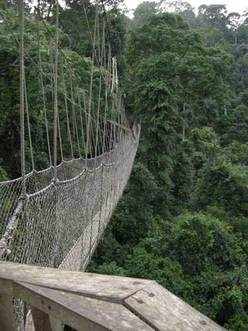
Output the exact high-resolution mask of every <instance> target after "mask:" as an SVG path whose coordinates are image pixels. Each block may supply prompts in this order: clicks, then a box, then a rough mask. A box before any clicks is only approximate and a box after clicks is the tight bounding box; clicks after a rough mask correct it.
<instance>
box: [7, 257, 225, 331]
mask: <svg viewBox="0 0 248 331" xmlns="http://www.w3.org/2000/svg"><path fill="white" fill-rule="evenodd" d="M6 292H7V293H8V297H12V296H14V297H18V298H21V299H22V300H24V301H25V302H27V303H28V304H29V305H31V306H32V307H33V308H32V309H33V312H34V313H33V319H34V325H35V330H36V331H37V330H39V331H61V330H63V325H69V326H71V327H73V328H74V329H76V330H82V331H83V330H84V331H85V330H94V331H103V330H114V331H126V330H127V331H128V330H133V331H136V330H141V331H150V330H161V331H162V330H164V331H179V330H180V331H184V330H185V331H189V330H193V331H196V330H200V331H201V330H202V331H207V330H208V331H210V330H211V331H217V330H223V329H222V328H221V327H220V326H218V325H217V324H216V323H214V322H213V321H211V320H210V319H208V318H207V317H205V316H204V315H202V314H201V313H199V312H198V311H196V310H195V309H193V308H192V307H191V306H189V305H188V304H186V303H185V302H183V301H182V300H181V299H179V298H178V297H176V296H175V295H173V294H172V293H170V292H169V291H167V290H166V289H164V288H163V287H161V286H160V285H158V284H157V283H156V282H154V281H150V280H143V279H134V278H125V277H114V276H103V275H97V274H89V273H80V272H69V271H62V270H58V269H51V268H40V267H32V266H27V265H18V264H12V263H0V296H1V295H5V296H6ZM0 304H1V301H0ZM5 308H6V307H5ZM2 311H4V313H3V314H5V315H6V309H5V310H3V309H2V307H1V306H0V325H1V322H2V323H3V322H4V321H1V319H2V316H5V315H2V314H1V313H2ZM39 321H40V322H39ZM10 324H11V321H10ZM42 324H43V326H42ZM7 330H8V329H7ZM7 330H6V331H7ZM9 330H12V329H9ZM26 331H29V330H28V329H26Z"/></svg>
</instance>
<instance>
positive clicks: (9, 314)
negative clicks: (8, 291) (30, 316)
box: [0, 294, 16, 331]
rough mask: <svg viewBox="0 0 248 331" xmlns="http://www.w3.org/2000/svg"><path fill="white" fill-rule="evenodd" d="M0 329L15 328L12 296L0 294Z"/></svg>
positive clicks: (9, 329) (12, 330)
mask: <svg viewBox="0 0 248 331" xmlns="http://www.w3.org/2000/svg"><path fill="white" fill-rule="evenodd" d="M0 330H6V331H7V330H8V331H15V330H16V327H15V315H14V305H13V297H11V296H8V295H4V294H0Z"/></svg>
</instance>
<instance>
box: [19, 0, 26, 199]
mask: <svg viewBox="0 0 248 331" xmlns="http://www.w3.org/2000/svg"><path fill="white" fill-rule="evenodd" d="M19 16H20V126H21V130H20V140H21V173H22V179H23V185H22V194H23V196H24V195H25V194H26V184H25V175H26V160H25V87H24V73H25V69H24V9H23V0H19Z"/></svg>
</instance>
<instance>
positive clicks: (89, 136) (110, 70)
mask: <svg viewBox="0 0 248 331" xmlns="http://www.w3.org/2000/svg"><path fill="white" fill-rule="evenodd" d="M55 7H56V8H55V9H56V13H55V27H54V34H53V36H52V37H51V43H52V50H51V54H50V59H51V61H50V63H49V62H48V63H46V62H45V59H43V58H42V46H41V36H40V34H41V33H40V32H39V33H38V39H39V40H38V44H39V45H38V46H39V50H38V60H37V63H33V64H32V65H33V66H36V70H37V72H38V73H39V74H38V81H39V84H38V85H39V91H40V94H41V99H42V103H43V107H42V108H43V109H42V112H41V116H42V117H43V121H44V125H43V129H44V131H45V132H44V136H45V137H46V145H47V159H48V166H47V167H46V168H45V169H41V170H36V167H35V161H36V160H35V153H34V150H37V146H35V141H34V138H33V135H32V133H33V132H34V131H35V130H34V129H33V128H32V123H31V113H32V111H33V110H32V109H29V108H31V107H30V105H29V95H28V92H29V91H28V87H29V85H28V80H27V77H28V76H29V75H30V73H29V72H28V68H26V63H27V62H30V61H32V59H30V57H29V54H28V52H27V51H26V49H25V40H26V35H25V23H24V22H26V20H25V18H24V5H23V3H22V1H20V3H19V22H20V38H19V39H20V40H19V48H20V142H21V147H20V149H21V177H20V178H17V179H14V180H9V181H5V182H1V183H0V199H1V205H0V221H1V224H0V235H1V240H0V257H1V259H2V260H5V261H12V262H18V263H24V264H35V265H39V266H43V267H56V268H61V269H67V270H84V269H85V268H86V266H87V263H88V262H89V260H90V257H91V256H92V254H93V252H94V248H95V247H96V245H97V243H98V242H99V240H100V239H101V237H102V235H103V233H104V230H105V228H106V226H107V224H108V222H109V220H110V218H111V215H112V212H113V210H114V208H115V206H116V204H117V203H118V201H119V199H120V197H121V195H122V193H123V190H124V188H125V186H126V184H127V181H128V178H129V175H130V172H131V169H132V164H133V161H134V157H135V154H136V150H137V146H138V140H139V128H138V127H137V126H130V124H129V122H128V120H127V118H126V116H125V112H124V110H123V106H122V102H121V93H120V89H119V83H118V74H117V62H116V59H115V58H114V57H112V55H111V47H110V45H109V44H108V43H107V42H106V39H107V29H106V25H107V23H106V20H104V9H103V8H102V7H101V6H100V5H97V4H96V5H95V18H94V28H93V32H92V31H90V30H89V34H90V37H91V41H92V44H93V47H92V56H91V59H88V62H89V65H88V66H89V75H88V83H87V84H88V85H87V86H85V85H83V86H80V85H79V81H80V79H78V77H77V76H76V75H77V73H76V71H75V70H74V68H73V66H72V65H71V63H69V62H68V55H67V54H66V52H64V51H63V50H61V51H60V48H59V44H60V38H61V34H62V32H61V31H60V29H59V3H58V1H57V2H56V6H55ZM85 14H86V20H87V22H88V21H89V19H88V17H87V12H86V8H85ZM40 24H44V21H43V22H41V23H40ZM68 78H69V79H68ZM39 98H40V95H39ZM51 109H52V111H51ZM51 122H53V126H52V127H51V125H50V123H51ZM36 130H37V128H36ZM52 137H53V138H52ZM28 153H29V155H27V154H28ZM27 159H28V160H29V161H30V162H29V164H31V171H29V172H27V168H28V167H27Z"/></svg>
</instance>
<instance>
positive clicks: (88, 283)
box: [0, 262, 151, 302]
mask: <svg viewBox="0 0 248 331" xmlns="http://www.w3.org/2000/svg"><path fill="white" fill-rule="evenodd" d="M1 279H2V280H5V283H6V281H7V280H9V281H10V283H11V281H17V282H25V283H29V284H31V285H38V286H43V287H47V288H52V289H60V290H64V291H69V292H72V293H73V292H74V293H80V294H82V295H84V296H88V297H95V298H101V299H103V300H107V301H112V302H122V300H123V299H124V298H125V297H127V296H129V295H131V294H133V293H134V292H135V291H137V290H140V289H142V288H143V287H144V286H146V285H148V284H149V283H150V282H151V281H149V280H144V279H136V278H127V277H118V276H105V275H98V274H91V273H83V272H70V271H63V270H58V269H53V268H42V267H36V266H28V265H21V264H14V263H4V262H0V283H1ZM68 280H69V281H68ZM0 287H1V284H0Z"/></svg>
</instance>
